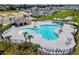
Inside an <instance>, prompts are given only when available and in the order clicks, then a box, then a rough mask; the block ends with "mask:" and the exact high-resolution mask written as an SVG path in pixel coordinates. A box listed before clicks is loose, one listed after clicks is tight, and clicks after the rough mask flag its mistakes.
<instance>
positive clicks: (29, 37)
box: [28, 35, 33, 44]
mask: <svg viewBox="0 0 79 59" xmlns="http://www.w3.org/2000/svg"><path fill="white" fill-rule="evenodd" d="M31 38H33V36H32V35H28V39H29V43H30V44H31Z"/></svg>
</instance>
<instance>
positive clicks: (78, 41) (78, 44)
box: [72, 32, 79, 55]
mask: <svg viewBox="0 0 79 59" xmlns="http://www.w3.org/2000/svg"><path fill="white" fill-rule="evenodd" d="M72 55H79V32H78V35H77V47H76V50H75V52H74V53H73V54H72Z"/></svg>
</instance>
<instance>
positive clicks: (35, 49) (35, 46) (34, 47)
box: [32, 44, 40, 55]
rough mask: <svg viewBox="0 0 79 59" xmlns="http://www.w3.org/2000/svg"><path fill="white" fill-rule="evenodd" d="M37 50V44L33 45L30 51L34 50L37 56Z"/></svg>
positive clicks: (38, 46)
mask: <svg viewBox="0 0 79 59" xmlns="http://www.w3.org/2000/svg"><path fill="white" fill-rule="evenodd" d="M38 48H40V45H39V44H35V45H34V46H33V47H32V49H33V50H34V52H36V55H37V54H38Z"/></svg>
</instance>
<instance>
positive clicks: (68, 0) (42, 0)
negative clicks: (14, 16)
mask: <svg viewBox="0 0 79 59" xmlns="http://www.w3.org/2000/svg"><path fill="white" fill-rule="evenodd" d="M0 4H79V0H0Z"/></svg>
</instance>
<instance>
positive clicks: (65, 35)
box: [3, 21, 77, 50]
mask: <svg viewBox="0 0 79 59" xmlns="http://www.w3.org/2000/svg"><path fill="white" fill-rule="evenodd" d="M34 24H35V23H34V22H32V24H30V25H26V26H22V27H14V26H13V27H12V28H10V29H8V30H7V31H5V32H4V33H3V37H5V36H9V35H12V37H11V39H12V42H16V41H17V42H21V41H25V38H24V37H23V34H21V32H22V30H23V29H25V28H33V27H34ZM42 24H52V22H51V21H49V22H47V21H46V22H43V21H42V22H37V25H36V26H38V27H39V25H42ZM62 29H63V32H61V33H59V30H60V29H56V30H55V32H56V33H57V34H58V35H59V38H58V39H57V40H52V41H50V40H46V39H44V38H43V37H42V36H41V35H40V34H33V36H34V38H33V39H32V40H31V42H33V43H34V44H40V45H41V47H45V48H47V49H57V48H59V49H61V50H67V49H70V48H72V47H74V46H75V45H76V43H75V41H74V36H73V35H72V34H71V33H72V32H74V26H72V25H69V24H64V26H63V28H62ZM76 31H77V29H75V32H76ZM68 39H71V42H70V43H71V44H69V45H67V44H66V43H67V42H68Z"/></svg>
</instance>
